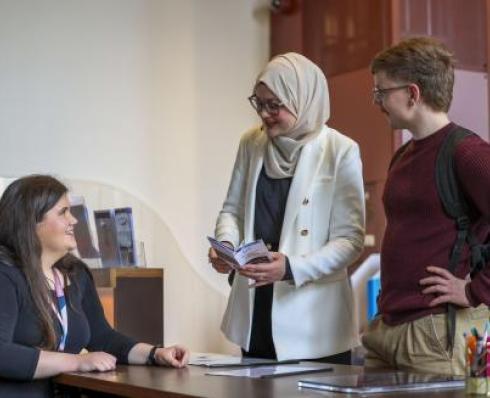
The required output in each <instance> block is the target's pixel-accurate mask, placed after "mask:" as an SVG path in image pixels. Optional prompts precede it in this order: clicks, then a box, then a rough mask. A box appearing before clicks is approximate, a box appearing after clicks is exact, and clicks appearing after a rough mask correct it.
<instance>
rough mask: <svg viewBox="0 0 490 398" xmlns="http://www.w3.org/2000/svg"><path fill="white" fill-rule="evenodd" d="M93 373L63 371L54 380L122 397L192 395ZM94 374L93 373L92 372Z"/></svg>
mask: <svg viewBox="0 0 490 398" xmlns="http://www.w3.org/2000/svg"><path fill="white" fill-rule="evenodd" d="M90 374H91V373H88V374H86V375H87V376H85V374H84V373H80V374H78V373H63V374H60V375H58V376H56V377H55V378H54V379H53V381H54V382H55V383H57V384H61V385H64V386H70V387H77V388H82V389H86V390H90V391H97V392H103V393H107V394H115V395H118V396H121V397H131V398H132V397H138V398H162V397H168V398H189V397H192V396H191V395H187V394H180V393H175V392H170V391H156V390H154V389H150V388H146V387H142V386H134V385H131V384H126V383H122V382H120V381H108V380H102V379H94V378H92V377H89V376H90ZM92 374H93V373H92Z"/></svg>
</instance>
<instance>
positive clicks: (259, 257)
mask: <svg viewBox="0 0 490 398" xmlns="http://www.w3.org/2000/svg"><path fill="white" fill-rule="evenodd" d="M208 240H209V243H210V244H211V247H212V248H213V249H214V250H215V251H216V254H217V255H218V257H219V258H221V259H222V260H223V261H226V262H227V263H228V264H229V265H230V266H231V267H233V268H235V269H238V268H241V267H243V266H244V265H245V264H257V263H268V262H270V261H272V255H271V254H270V253H269V250H267V247H266V246H265V244H264V242H263V241H262V239H259V240H256V241H254V242H250V243H246V244H245V245H242V246H240V247H239V248H238V249H235V250H234V249H232V248H230V247H228V246H227V245H225V244H224V243H222V242H220V241H218V240H216V239H214V238H211V237H210V236H208Z"/></svg>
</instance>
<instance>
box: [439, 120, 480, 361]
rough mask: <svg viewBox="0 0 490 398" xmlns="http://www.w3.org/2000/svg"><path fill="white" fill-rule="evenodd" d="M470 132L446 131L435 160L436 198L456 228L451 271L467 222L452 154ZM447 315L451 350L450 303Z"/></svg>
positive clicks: (464, 239) (466, 233)
mask: <svg viewBox="0 0 490 398" xmlns="http://www.w3.org/2000/svg"><path fill="white" fill-rule="evenodd" d="M471 134H474V133H472V132H471V131H469V130H466V129H464V128H461V127H458V128H457V129H455V130H452V131H450V132H449V133H448V134H447V135H446V137H445V138H444V141H443V143H442V145H441V147H440V149H439V152H438V154H437V160H436V170H435V171H436V175H435V177H436V186H437V191H438V193H439V199H440V200H441V202H442V206H443V208H444V211H445V212H446V214H447V215H448V216H449V217H451V218H452V219H454V222H455V224H456V229H457V234H456V241H455V242H454V246H453V248H452V250H451V254H450V258H449V266H448V270H449V272H451V273H454V271H455V270H456V267H457V265H458V263H459V261H460V259H461V253H462V252H463V248H464V246H465V244H466V242H467V241H468V237H469V229H470V225H471V223H470V218H469V216H468V209H469V207H468V204H467V202H466V200H465V198H464V196H463V193H462V192H461V190H460V188H459V183H458V180H457V177H456V170H455V167H454V159H453V154H454V150H455V148H456V146H457V145H458V143H459V142H460V141H461V140H462V139H464V138H465V137H467V136H469V135H471ZM472 243H473V242H472ZM472 259H473V256H472ZM447 316H448V319H447V332H448V350H449V351H451V352H452V349H453V346H454V338H455V332H456V307H455V306H454V305H452V304H448V315H447Z"/></svg>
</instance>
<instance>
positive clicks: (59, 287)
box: [53, 267, 68, 351]
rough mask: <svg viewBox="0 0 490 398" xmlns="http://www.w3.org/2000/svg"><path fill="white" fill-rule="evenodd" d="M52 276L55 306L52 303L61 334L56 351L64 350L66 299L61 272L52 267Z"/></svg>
mask: <svg viewBox="0 0 490 398" xmlns="http://www.w3.org/2000/svg"><path fill="white" fill-rule="evenodd" d="M53 276H54V291H55V293H56V300H57V304H58V305H57V306H56V305H55V304H54V303H53V309H54V312H55V314H56V317H57V318H58V320H59V321H60V324H61V329H62V334H61V339H60V343H59V346H58V351H64V349H65V343H66V336H68V313H67V311H66V299H65V293H64V291H63V282H62V278H61V277H62V275H61V272H60V271H58V270H57V269H56V268H54V267H53Z"/></svg>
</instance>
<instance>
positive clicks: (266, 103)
mask: <svg viewBox="0 0 490 398" xmlns="http://www.w3.org/2000/svg"><path fill="white" fill-rule="evenodd" d="M248 100H249V101H250V105H252V108H254V109H255V110H256V111H257V113H259V114H260V113H261V112H262V111H263V110H264V109H265V111H266V112H267V113H268V114H269V115H272V116H276V115H277V114H278V113H279V111H280V110H281V107H283V106H284V104H283V103H282V102H281V101H279V100H278V99H267V100H261V99H260V98H259V97H257V96H256V95H255V94H254V95H251V96H250V97H248Z"/></svg>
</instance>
